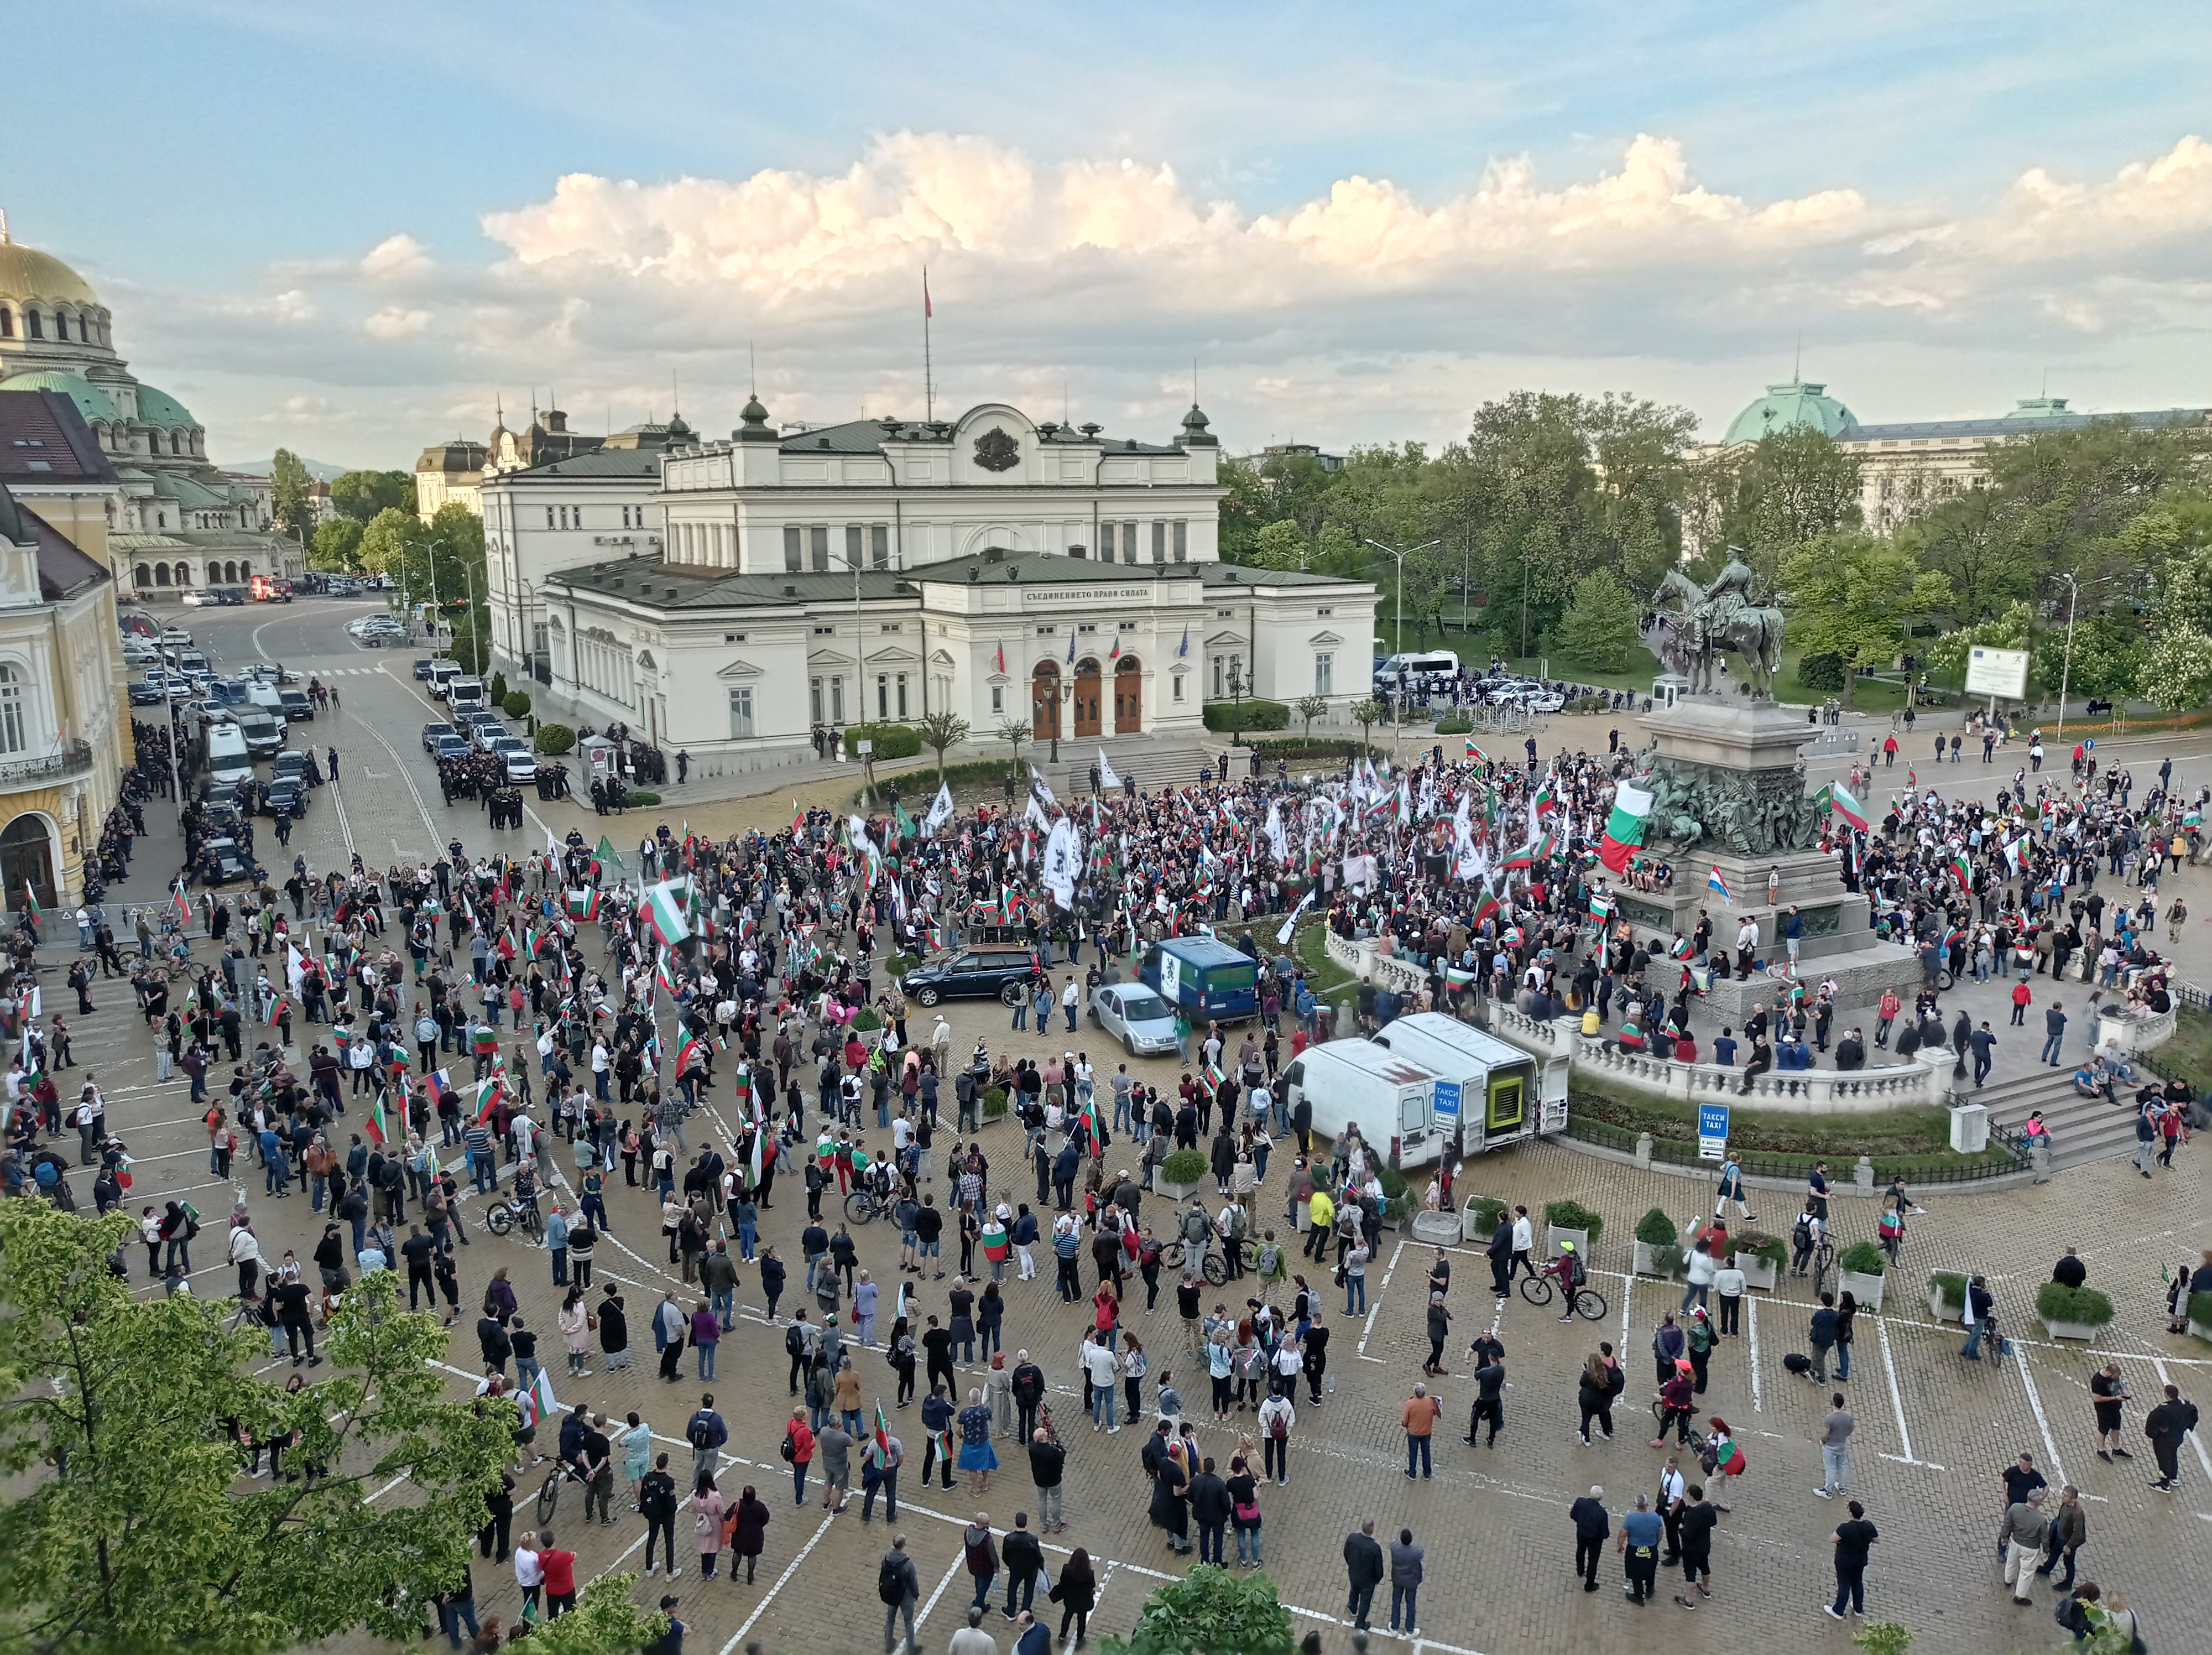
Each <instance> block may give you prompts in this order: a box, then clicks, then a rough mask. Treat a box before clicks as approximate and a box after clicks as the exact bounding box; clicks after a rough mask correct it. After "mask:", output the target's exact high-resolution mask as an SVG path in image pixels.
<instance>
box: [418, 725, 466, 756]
mask: <svg viewBox="0 0 2212 1655" xmlns="http://www.w3.org/2000/svg"><path fill="white" fill-rule="evenodd" d="M459 734H460V732H459V731H458V730H456V729H454V727H453V726H452V725H450V724H448V723H447V722H446V721H445V720H443V719H441V718H440V719H432V720H431V721H430V722H428V724H425V725H424V726H423V727H422V751H424V752H426V753H435V751H438V743H439V741H440V740H441V739H442V738H444V737H446V736H449V735H450V736H454V737H457V738H458V737H459Z"/></svg>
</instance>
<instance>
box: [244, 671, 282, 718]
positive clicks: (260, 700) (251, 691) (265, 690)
mask: <svg viewBox="0 0 2212 1655" xmlns="http://www.w3.org/2000/svg"><path fill="white" fill-rule="evenodd" d="M246 705H247V706H249V707H258V708H259V709H261V710H262V711H263V712H264V713H269V714H271V715H275V716H276V717H278V718H282V717H283V715H284V700H283V696H282V695H280V694H279V693H278V691H277V689H276V685H274V684H264V683H263V682H262V681H261V680H260V679H259V678H248V679H246Z"/></svg>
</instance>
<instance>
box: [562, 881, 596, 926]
mask: <svg viewBox="0 0 2212 1655" xmlns="http://www.w3.org/2000/svg"><path fill="white" fill-rule="evenodd" d="M568 917H569V918H570V919H572V920H595V919H597V918H599V888H598V887H597V886H595V885H594V886H590V887H587V888H586V889H585V890H582V891H570V892H569V893H568Z"/></svg>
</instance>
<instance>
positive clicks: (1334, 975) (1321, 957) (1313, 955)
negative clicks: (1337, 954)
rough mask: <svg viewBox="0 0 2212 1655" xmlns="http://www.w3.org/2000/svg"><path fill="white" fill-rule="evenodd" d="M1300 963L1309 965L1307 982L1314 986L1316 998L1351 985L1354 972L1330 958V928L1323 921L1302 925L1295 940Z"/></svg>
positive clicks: (1292, 940) (1324, 997) (1330, 994)
mask: <svg viewBox="0 0 2212 1655" xmlns="http://www.w3.org/2000/svg"><path fill="white" fill-rule="evenodd" d="M1291 947H1292V948H1293V949H1294V950H1295V951H1296V952H1297V958H1298V963H1299V964H1302V965H1304V967H1305V968H1306V982H1307V983H1309V984H1310V985H1311V986H1312V989H1313V991H1314V995H1315V997H1316V999H1321V1000H1327V999H1328V998H1330V997H1331V996H1332V995H1334V994H1335V993H1336V991H1337V990H1338V989H1343V988H1348V987H1350V986H1351V983H1352V973H1351V972H1349V971H1347V970H1345V969H1344V968H1343V967H1342V966H1341V965H1339V964H1337V963H1336V962H1335V961H1334V960H1333V959H1331V958H1329V957H1328V925H1327V924H1326V923H1325V922H1321V921H1314V922H1310V923H1307V924H1304V925H1301V926H1299V927H1298V928H1297V934H1296V935H1294V936H1293V937H1292V938H1291Z"/></svg>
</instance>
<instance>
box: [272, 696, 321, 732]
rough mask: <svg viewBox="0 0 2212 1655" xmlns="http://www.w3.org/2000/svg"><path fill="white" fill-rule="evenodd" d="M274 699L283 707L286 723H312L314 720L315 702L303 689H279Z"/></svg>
mask: <svg viewBox="0 0 2212 1655" xmlns="http://www.w3.org/2000/svg"><path fill="white" fill-rule="evenodd" d="M276 700H277V703H278V704H279V705H280V706H281V707H282V708H283V713H284V719H285V721H286V722H287V723H289V724H300V723H307V724H312V723H313V722H314V721H315V703H313V701H312V700H310V699H309V698H308V696H307V691H305V690H279V691H277V692H276Z"/></svg>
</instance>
